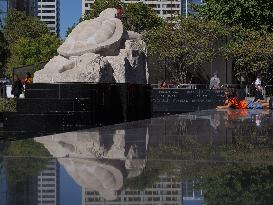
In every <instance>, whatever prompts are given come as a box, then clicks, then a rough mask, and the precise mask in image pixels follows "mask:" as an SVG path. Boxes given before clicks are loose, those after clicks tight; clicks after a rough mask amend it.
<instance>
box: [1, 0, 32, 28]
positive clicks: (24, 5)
mask: <svg viewBox="0 0 273 205" xmlns="http://www.w3.org/2000/svg"><path fill="white" fill-rule="evenodd" d="M9 9H16V10H18V11H22V12H25V13H26V14H27V15H32V16H35V15H37V0H0V20H1V22H0V26H1V25H3V21H4V18H5V16H6V15H7V13H8V10H9Z"/></svg>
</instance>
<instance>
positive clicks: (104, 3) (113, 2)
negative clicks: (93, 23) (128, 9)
mask: <svg viewBox="0 0 273 205" xmlns="http://www.w3.org/2000/svg"><path fill="white" fill-rule="evenodd" d="M119 7H123V3H121V1H120V0H96V1H95V2H94V9H93V13H92V11H91V13H89V14H88V15H89V18H94V17H98V16H99V15H100V13H101V12H102V11H103V10H105V9H107V8H119ZM86 17H87V16H86Z"/></svg>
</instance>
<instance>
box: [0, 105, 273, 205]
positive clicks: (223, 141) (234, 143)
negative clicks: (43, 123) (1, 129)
mask: <svg viewBox="0 0 273 205" xmlns="http://www.w3.org/2000/svg"><path fill="white" fill-rule="evenodd" d="M272 121H273V113H272V111H265V110H249V111H246V110H245V111H242V110H227V111H215V110H209V111H199V112H194V113H188V114H180V115H172V116H166V117H159V118H153V119H149V120H144V121H138V122H131V123H123V124H118V125H113V126H106V127H99V128H94V129H89V130H80V131H75V132H67V133H61V134H54V135H47V136H42V137H36V138H26V133H24V139H23V140H22V139H18V138H14V137H12V138H10V139H9V138H8V137H7V135H5V138H6V139H5V140H4V137H3V138H2V140H1V141H0V154H1V155H0V205H2V204H3V205H6V204H20V205H22V204H27V205H30V204H60V205H70V204H71V205H77V204H82V205H89V204H90V205H91V204H92V205H93V204H107V205H108V204H109V205H110V204H135V205H137V204H145V205H148V204H172V205H173V204H177V205H178V204H179V205H181V204H183V205H199V204H246V205H249V204H255V205H256V204H273V149H272V145H273V139H272V137H273V129H272ZM17 136H18V137H19V135H17Z"/></svg>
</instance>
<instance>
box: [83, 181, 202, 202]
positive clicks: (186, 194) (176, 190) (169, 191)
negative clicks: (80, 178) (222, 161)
mask: <svg viewBox="0 0 273 205" xmlns="http://www.w3.org/2000/svg"><path fill="white" fill-rule="evenodd" d="M183 202H189V203H192V204H193V203H194V204H200V205H201V204H203V193H202V190H196V189H194V182H192V181H188V182H183V183H181V182H177V181H175V180H174V178H172V177H167V176H160V177H159V181H158V182H156V183H155V184H153V186H152V187H149V188H146V189H145V190H142V191H139V190H132V189H125V190H122V191H121V192H120V193H117V199H115V200H114V201H109V202H107V201H106V200H105V199H103V198H102V197H100V195H99V193H98V192H97V191H92V190H89V189H86V188H83V189H82V205H110V204H111V205H115V204H116V205H130V204H138V205H162V204H164V205H181V204H183Z"/></svg>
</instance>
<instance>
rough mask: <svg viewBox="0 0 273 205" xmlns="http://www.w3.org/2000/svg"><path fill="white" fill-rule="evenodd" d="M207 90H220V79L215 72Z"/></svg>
mask: <svg viewBox="0 0 273 205" xmlns="http://www.w3.org/2000/svg"><path fill="white" fill-rule="evenodd" d="M209 89H220V78H219V77H218V73H217V72H215V73H214V74H213V76H212V77H211V79H210V83H209Z"/></svg>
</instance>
